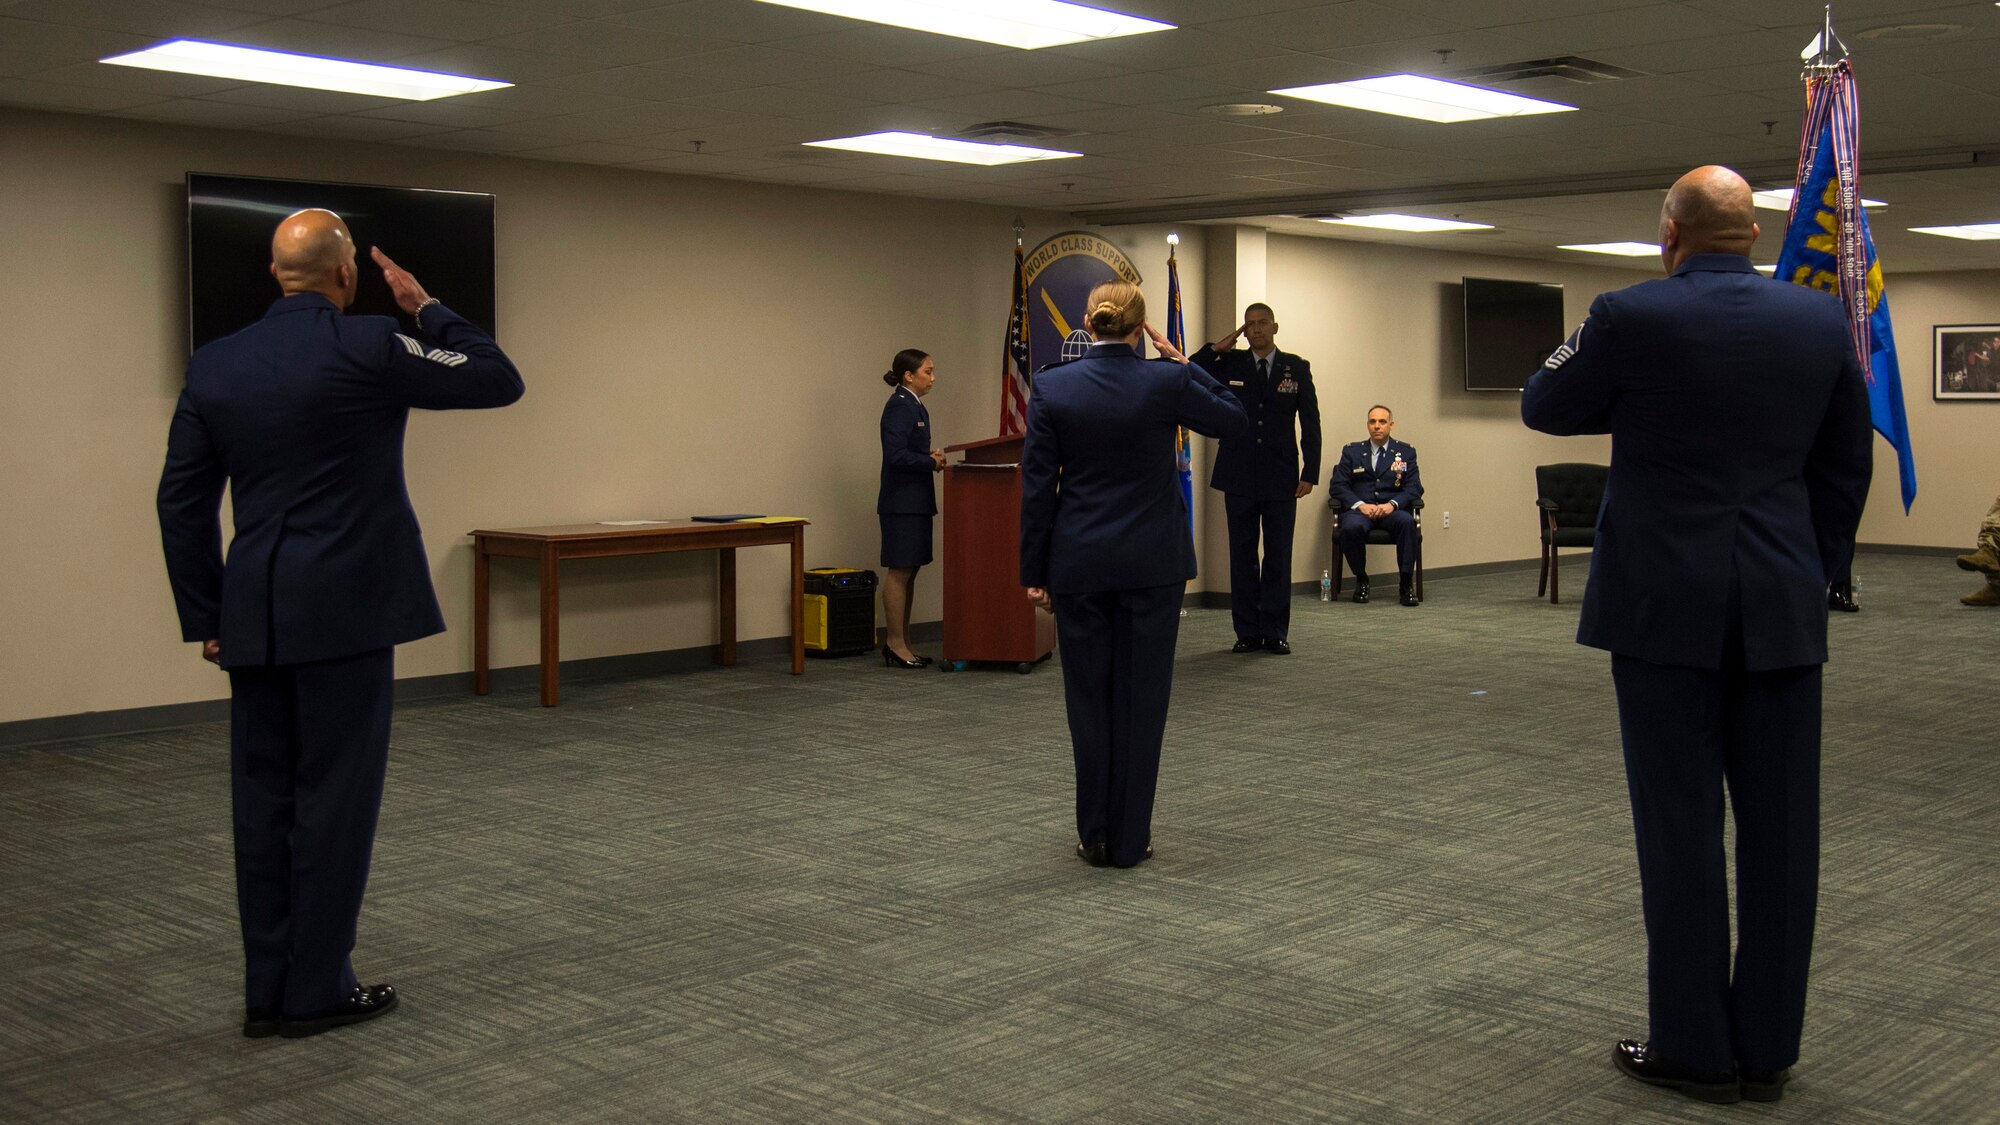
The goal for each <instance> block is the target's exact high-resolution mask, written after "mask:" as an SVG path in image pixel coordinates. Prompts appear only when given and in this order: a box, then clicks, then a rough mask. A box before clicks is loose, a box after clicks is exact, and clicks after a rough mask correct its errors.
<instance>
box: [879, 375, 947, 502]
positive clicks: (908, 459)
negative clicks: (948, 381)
mask: <svg viewBox="0 0 2000 1125" xmlns="http://www.w3.org/2000/svg"><path fill="white" fill-rule="evenodd" d="M932 437H933V435H932V433H931V412H930V411H928V410H926V409H924V403H923V400H922V399H920V398H918V397H917V394H916V392H915V391H912V390H911V389H910V388H908V387H897V388H896V393H894V394H892V395H890V396H889V401H888V402H886V403H884V404H882V479H881V484H880V486H879V487H878V488H877V490H876V493H875V512H876V514H877V515H885V516H887V515H905V516H932V515H936V514H937V510H938V508H937V487H936V485H935V484H933V483H932V475H931V474H932V473H933V472H934V471H935V470H936V468H937V462H935V461H932V460H931V450H932V449H933V448H935V446H933V445H932V444H931V439H932Z"/></svg>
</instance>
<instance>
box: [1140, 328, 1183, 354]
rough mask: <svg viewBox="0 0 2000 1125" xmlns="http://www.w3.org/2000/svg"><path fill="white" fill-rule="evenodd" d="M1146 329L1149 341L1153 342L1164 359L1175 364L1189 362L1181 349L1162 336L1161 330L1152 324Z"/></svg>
mask: <svg viewBox="0 0 2000 1125" xmlns="http://www.w3.org/2000/svg"><path fill="white" fill-rule="evenodd" d="M1145 328H1146V337H1147V339H1150V340H1152V341H1153V347H1154V349H1155V350H1157V351H1158V352H1159V353H1160V355H1161V357H1162V358H1164V359H1171V360H1173V361H1174V362H1175V363H1186V362H1187V357H1186V356H1184V355H1182V354H1181V351H1180V349H1179V348H1176V347H1174V345H1173V344H1172V343H1170V342H1169V341H1168V340H1167V338H1166V337H1165V336H1162V335H1160V330H1159V329H1157V328H1155V327H1153V326H1152V324H1151V323H1148V324H1147V325H1146V326H1145Z"/></svg>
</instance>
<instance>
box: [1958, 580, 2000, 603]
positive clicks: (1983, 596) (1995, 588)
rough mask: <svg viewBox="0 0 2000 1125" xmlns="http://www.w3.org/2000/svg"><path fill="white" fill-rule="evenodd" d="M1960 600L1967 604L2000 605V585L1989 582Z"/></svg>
mask: <svg viewBox="0 0 2000 1125" xmlns="http://www.w3.org/2000/svg"><path fill="white" fill-rule="evenodd" d="M1958 600H1959V601H1961V602H1963V603H1965V604H1966V605H2000V585H1996V584H1994V583H1992V582H1988V583H1987V584H1986V585H1984V586H1981V587H1980V588H1979V589H1977V590H1974V591H1973V592H1971V593H1970V594H1967V595H1965V596H1964V597H1962V598H1960V599H1958Z"/></svg>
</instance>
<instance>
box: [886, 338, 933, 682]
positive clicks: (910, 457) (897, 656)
mask: <svg viewBox="0 0 2000 1125" xmlns="http://www.w3.org/2000/svg"><path fill="white" fill-rule="evenodd" d="M882 381H883V382H884V383H887V384H889V385H890V386H892V387H894V388H896V390H895V392H894V393H893V394H891V395H890V396H889V401H888V403H887V404H886V405H884V406H883V407H882V488H881V491H880V492H879V493H878V494H877V495H876V498H875V513H876V516H877V518H879V519H880V520H881V521H882V571H883V574H882V616H884V617H886V618H888V622H887V625H888V631H889V636H888V639H887V641H886V642H885V643H884V644H883V645H882V662H883V663H885V664H887V665H888V666H889V667H891V668H922V667H923V666H925V665H926V664H929V663H930V662H931V658H930V657H928V656H918V655H917V654H916V653H914V652H912V651H911V650H910V640H909V629H910V592H911V590H912V589H913V588H914V587H915V586H916V582H917V569H918V568H919V567H922V566H924V565H925V564H926V563H929V562H930V561H931V519H932V517H934V516H936V515H937V490H936V488H935V487H934V486H933V485H932V484H931V474H932V473H935V472H937V471H938V470H939V469H942V468H944V454H942V453H940V452H938V451H937V450H936V449H933V448H932V447H931V415H930V411H928V410H925V409H924V403H923V397H924V396H925V395H927V394H929V393H931V385H932V384H934V383H936V382H937V372H936V370H935V369H934V368H933V367H932V365H931V357H930V356H929V355H928V354H926V353H924V352H921V351H918V350H917V349H915V348H905V349H903V350H902V351H900V352H897V353H896V358H895V361H894V362H892V363H891V364H890V365H889V370H887V371H884V372H883V373H882Z"/></svg>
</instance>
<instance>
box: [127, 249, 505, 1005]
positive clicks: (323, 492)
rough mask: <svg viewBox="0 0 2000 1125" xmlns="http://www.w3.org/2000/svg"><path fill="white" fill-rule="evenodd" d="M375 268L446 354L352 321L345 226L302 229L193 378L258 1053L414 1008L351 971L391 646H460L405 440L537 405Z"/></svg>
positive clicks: (191, 615) (176, 443) (205, 581)
mask: <svg viewBox="0 0 2000 1125" xmlns="http://www.w3.org/2000/svg"><path fill="white" fill-rule="evenodd" d="M371 253H372V254H373V256H374V259H375V263H376V265H378V266H379V267H381V270H382V273H383V276H384V277H385V279H386V280H387V281H388V283H389V289H390V291H391V293H392V294H393V295H394V296H395V299H396V304H397V305H399V306H400V307H401V308H402V310H403V311H404V312H405V313H407V314H409V316H410V318H411V319H412V320H413V321H415V322H416V325H417V330H418V331H420V332H422V333H424V334H426V335H427V336H429V337H430V338H431V339H432V340H434V341H436V343H435V344H434V345H431V344H425V343H421V342H419V341H418V340H416V339H413V338H412V337H409V336H405V335H403V334H402V333H401V332H399V331H397V327H398V325H397V322H396V321H395V320H393V319H391V318H389V317H386V316H353V317H350V316H346V315H344V314H343V312H342V310H344V309H345V308H346V307H347V306H348V305H349V304H352V303H353V301H354V290H355V286H356V283H357V281H358V278H359V275H358V273H357V272H356V269H355V264H354V239H353V236H352V235H350V234H349V233H348V230H347V224H346V223H344V222H342V221H341V219H340V216H338V215H335V214H334V213H333V212H331V211H320V210H309V211H300V212H298V213H297V214H294V215H291V216H288V217H287V218H286V219H285V220H284V221H283V222H282V223H280V224H278V230H277V233H276V234H275V235H274V236H273V237H272V239H271V276H272V277H274V278H276V279H277V282H278V287H279V288H280V289H281V290H282V291H283V293H284V296H282V297H280V298H278V300H277V301H275V302H274V303H273V304H272V305H271V307H270V309H269V311H267V312H266V313H265V314H264V317H263V319H261V320H259V321H257V322H256V323H255V324H252V325H250V326H249V327H248V328H245V329H243V330H242V331H240V332H237V333H236V334H235V335H233V336H228V337H225V338H223V339H221V340H217V341H215V342H214V343H211V344H208V345H206V346H204V347H203V348H202V349H201V350H199V351H197V352H196V353H195V354H194V357H193V358H192V359H190V360H189V361H188V369H187V386H186V389H184V390H183V391H182V392H181V397H180V405H179V406H178V408H177V409H176V410H175V411H174V420H173V425H172V427H171V429H170V430H169V431H168V433H167V464H166V471H165V472H164V473H163V474H162V475H161V477H160V491H159V512H160V536H161V539H162V541H163V543H164V545H165V548H166V556H167V574H168V577H169V578H170V579H171V580H172V582H173V588H174V603H175V606H176V608H177V609H178V610H179V612H180V621H181V637H182V639H183V640H187V641H197V642H200V644H201V646H202V657H203V658H204V659H206V660H209V661H212V662H214V663H216V664H218V665H220V666H221V667H222V668H223V669H224V670H225V671H227V672H228V673H229V691H230V722H229V769H230V803H231V807H232V813H233V821H234V827H235V840H236V904H237V913H238V915H239V917H240V919H241V921H242V927H243V957H244V997H243V1000H244V1016H243V1034H244V1035H245V1036H248V1037H251V1038H257V1037H261V1036H268V1035H283V1036H285V1037H286V1038H291V1039H296V1038H302V1037H304V1036H308V1035H317V1034H318V1033H320V1032H322V1031H327V1030H329V1029H331V1028H335V1027H339V1026H341V1025H343V1024H350V1023H359V1022H360V1021H362V1020H367V1019H373V1018H374V1017H376V1016H379V1015H381V1014H383V1013H384V1012H387V1011H389V1010H390V1009H392V1008H394V1007H395V1006H396V999H397V998H396V990H395V989H394V988H392V987H390V986H389V985H386V984H376V985H363V984H361V982H360V981H359V980H358V979H357V978H356V977H355V975H354V968H353V966H352V965H351V964H350V963H349V961H348V954H349V953H350V952H351V951H352V950H353V948H354V932H355V925H356V922H357V921H358V919H359V917H360V913H361V895H362V891H363V889H364V887H365V886H366V885H367V882H368V860H369V853H370V851H371V849H372V847H373V845H374V841H375V821H376V816H377V814H378V813H379V811H380V809H381V804H382V781H383V774H384V771H385V770H386V769H387V766H388V757H389V712H390V705H391V703H392V702H393V699H394V681H395V660H394V656H395V646H396V645H398V644H401V643H403V642H404V641H413V640H416V639H417V638H419V637H427V636H430V635H431V634H433V633H441V632H443V631H444V616H443V615H442V614H441V613H440V612H439V611H438V603H437V595H436V594H435V593H434V592H433V591H432V589H431V572H430V559H429V557H428V556H427V555H426V554H425V552H424V544H423V539H422V536H421V534H420V532H419V531H418V529H417V517H416V513H415V512H414V511H412V510H411V508H410V497H409V491H408V489H407V488H406V487H405V485H404V483H403V430H404V427H405V425H406V423H407V422H408V420H409V413H410V408H411V407H419V408H423V409H427V410H450V409H457V408H465V407H485V406H505V405H507V404H508V403H510V402H513V401H514V400H516V399H518V398H520V397H521V391H522V384H521V376H520V374H519V373H518V372H516V371H515V370H514V365H513V363H511V362H510V361H509V360H508V359H507V357H506V355H504V354H503V353H502V352H501V351H500V348H499V346H498V345H496V344H495V343H494V342H493V340H492V338H491V337H489V336H487V335H486V333H485V332H482V331H480V330H479V329H478V328H476V327H474V326H473V325H472V324H471V323H470V322H469V321H466V320H464V319H463V318H461V317H459V316H458V315H457V314H456V313H454V312H452V311H451V310H450V309H448V308H445V307H444V305H443V304H441V303H440V302H439V301H438V300H437V298H435V297H432V296H431V295H430V294H428V293H426V292H424V287H423V286H421V285H419V284H417V279H416V278H414V277H412V276H410V274H409V273H408V272H407V271H405V270H403V269H401V268H399V267H398V266H397V265H396V263H394V262H392V261H390V260H389V257H388V255H386V254H384V253H382V251H381V250H380V249H379V248H378V249H375V250H373V251H372V252H371ZM225 485H226V486H227V487H228V489H229V495H230V506H231V510H232V511H233V513H234V516H235V524H236V536H235V539H234V540H233V541H232V542H231V543H230V547H229V556H228V561H227V562H225V561H224V559H223V554H222V529H221V520H220V517H219V508H220V505H221V501H222V491H223V488H224V486H225Z"/></svg>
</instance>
